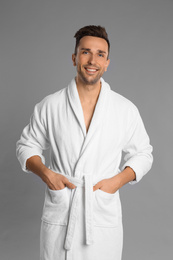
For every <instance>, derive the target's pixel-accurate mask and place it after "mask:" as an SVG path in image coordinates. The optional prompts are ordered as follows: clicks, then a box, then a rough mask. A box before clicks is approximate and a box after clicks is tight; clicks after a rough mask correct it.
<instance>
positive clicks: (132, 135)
mask: <svg viewBox="0 0 173 260" xmlns="http://www.w3.org/2000/svg"><path fill="white" fill-rule="evenodd" d="M128 116H129V117H130V118H132V120H129V119H128V117H127V120H129V127H128V129H127V133H126V137H127V139H126V143H125V146H124V149H123V151H124V152H125V157H124V161H125V164H124V165H123V167H122V170H123V169H124V168H125V167H127V166H129V167H131V168H132V169H133V170H134V172H135V174H136V180H134V181H131V182H129V183H130V184H135V183H137V182H139V181H140V180H141V179H142V177H143V176H144V175H145V174H146V173H147V172H148V171H149V170H150V169H151V166H152V163H153V156H152V150H153V147H152V146H151V145H150V140H149V137H148V134H147V132H146V129H145V126H144V124H143V121H142V118H141V116H140V114H139V111H138V109H137V108H136V106H135V107H133V112H132V113H131V114H130V115H128ZM130 121H131V122H130Z"/></svg>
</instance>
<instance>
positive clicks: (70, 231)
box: [64, 174, 93, 250]
mask: <svg viewBox="0 0 173 260" xmlns="http://www.w3.org/2000/svg"><path fill="white" fill-rule="evenodd" d="M64 176H65V177H66V178H68V180H69V181H70V182H71V183H73V184H74V185H75V186H76V188H75V191H74V196H73V198H72V201H71V208H70V214H69V220H68V226H67V233H66V238H65V244H64V248H65V249H66V250H70V249H71V245H72V241H73V237H74V231H75V224H76V220H77V207H78V198H79V188H80V187H85V229H86V244H87V245H91V244H92V243H93V199H92V196H93V182H92V175H88V174H86V175H84V176H83V179H78V178H75V177H70V176H67V175H64Z"/></svg>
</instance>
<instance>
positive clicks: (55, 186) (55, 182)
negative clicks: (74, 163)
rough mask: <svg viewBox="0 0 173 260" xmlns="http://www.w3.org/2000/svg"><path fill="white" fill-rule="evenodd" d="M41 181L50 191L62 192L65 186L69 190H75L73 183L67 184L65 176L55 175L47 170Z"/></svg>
mask: <svg viewBox="0 0 173 260" xmlns="http://www.w3.org/2000/svg"><path fill="white" fill-rule="evenodd" d="M42 180H43V181H44V182H45V183H46V184H47V186H48V187H49V189H51V190H62V189H64V188H65V186H67V187H68V188H69V189H75V188H76V186H75V185H74V184H73V183H71V182H69V180H68V179H67V178H66V177H65V176H63V175H61V174H59V173H55V172H53V171H51V170H50V169H48V168H47V171H46V173H45V174H44V175H43V177H42Z"/></svg>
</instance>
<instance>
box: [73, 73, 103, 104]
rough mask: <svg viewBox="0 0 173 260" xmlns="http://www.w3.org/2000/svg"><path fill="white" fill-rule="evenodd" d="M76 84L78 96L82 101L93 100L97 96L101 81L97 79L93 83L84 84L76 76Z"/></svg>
mask: <svg viewBox="0 0 173 260" xmlns="http://www.w3.org/2000/svg"><path fill="white" fill-rule="evenodd" d="M76 86H77V90H78V93H79V97H80V99H81V100H82V101H84V102H85V101H90V102H92V101H93V102H95V101H96V100H97V98H98V96H99V93H100V90H101V81H100V80H98V82H96V83H95V84H93V85H89V84H85V83H83V82H81V81H80V80H79V79H78V77H76Z"/></svg>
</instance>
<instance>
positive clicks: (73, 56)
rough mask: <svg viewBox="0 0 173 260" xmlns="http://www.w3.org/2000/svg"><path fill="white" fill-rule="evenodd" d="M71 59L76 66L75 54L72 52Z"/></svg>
mask: <svg viewBox="0 0 173 260" xmlns="http://www.w3.org/2000/svg"><path fill="white" fill-rule="evenodd" d="M72 61H73V66H76V55H75V54H74V53H73V54H72Z"/></svg>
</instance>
